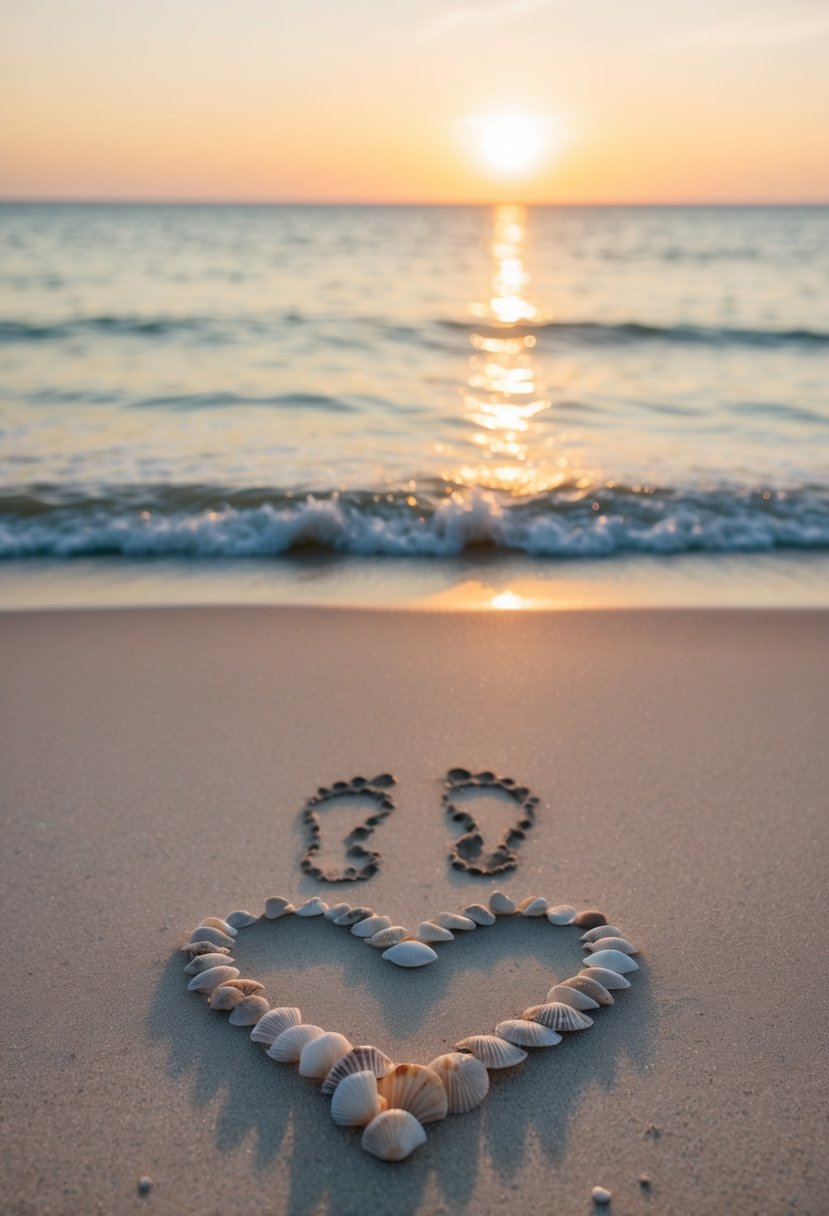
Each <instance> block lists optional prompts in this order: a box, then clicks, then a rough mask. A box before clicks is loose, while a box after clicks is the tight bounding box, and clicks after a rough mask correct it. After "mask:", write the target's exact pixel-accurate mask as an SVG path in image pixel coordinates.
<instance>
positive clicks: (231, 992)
mask: <svg viewBox="0 0 829 1216" xmlns="http://www.w3.org/2000/svg"><path fill="white" fill-rule="evenodd" d="M242 999H243V994H242V993H241V992H240V991H239V989H238V988H228V987H227V986H226V985H225V984H220V985H219V987H218V988H217V989H216V991H215V992H213V993H211V995H210V996H209V997H208V998H207V1003H208V1005H209V1006H210V1008H211V1009H214V1010H216V1012H217V1013H230V1011H231V1009H235V1008H236V1006H237V1005H238V1004H239V1002H240V1001H241V1000H242Z"/></svg>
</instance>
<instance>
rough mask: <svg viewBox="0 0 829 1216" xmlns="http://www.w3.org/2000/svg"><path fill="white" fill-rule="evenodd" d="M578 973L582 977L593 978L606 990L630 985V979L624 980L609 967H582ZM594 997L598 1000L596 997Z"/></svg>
mask: <svg viewBox="0 0 829 1216" xmlns="http://www.w3.org/2000/svg"><path fill="white" fill-rule="evenodd" d="M579 975H580V976H582V977H583V978H584V979H587V980H593V981H594V983H596V984H601V986H602V987H603V988H604V989H605V990H606V991H607V992H610V991H611V990H612V989H614V988H629V987H630V980H626V979H625V977H624V976H623V975H620V973H619V972H618V971H611V970H610V968H609V967H584V968H582V970H581V971H580V972H579ZM596 999H597V1000H598V997H597V998H596Z"/></svg>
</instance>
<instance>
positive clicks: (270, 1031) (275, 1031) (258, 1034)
mask: <svg viewBox="0 0 829 1216" xmlns="http://www.w3.org/2000/svg"><path fill="white" fill-rule="evenodd" d="M301 1022H302V1014H301V1013H300V1012H299V1010H298V1009H295V1008H289V1007H287V1006H283V1007H281V1008H279V1009H271V1011H270V1012H269V1013H266V1014H264V1016H263V1017H261V1018H260V1019H259V1021H258V1022H257V1023H256V1025H255V1026H254V1028H253V1030H252V1031H251V1032H250V1039H251V1042H252V1043H264V1044H265V1046H266V1047H270V1045H271V1043H272V1042H273V1041H274V1039H276V1038H278V1037H279V1035H281V1034H282V1031H283V1030H288V1028H289V1027H291V1026H299V1025H300V1024H301Z"/></svg>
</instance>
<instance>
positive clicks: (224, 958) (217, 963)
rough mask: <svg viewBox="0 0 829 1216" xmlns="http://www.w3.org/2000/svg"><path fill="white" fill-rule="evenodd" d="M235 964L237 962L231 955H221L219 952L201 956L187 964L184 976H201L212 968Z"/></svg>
mask: <svg viewBox="0 0 829 1216" xmlns="http://www.w3.org/2000/svg"><path fill="white" fill-rule="evenodd" d="M235 962H236V960H235V959H234V958H231V957H230V955H229V954H219V953H218V951H216V952H213V953H211V954H199V955H197V956H196V957H195V958H194V959H192V960H191V961H190V962H189V963H188V964H187V966H186V967H185V968H184V974H185V975H201V973H202V971H209V970H210V968H211V967H224V966H227V967H229V966H231V965H232V964H233V963H235Z"/></svg>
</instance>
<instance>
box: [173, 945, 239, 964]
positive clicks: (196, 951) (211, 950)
mask: <svg viewBox="0 0 829 1216" xmlns="http://www.w3.org/2000/svg"><path fill="white" fill-rule="evenodd" d="M181 952H182V954H186V955H187V957H188V958H189V959H190V961H191V962H192V961H193V959H194V958H198V957H199V955H202V954H230V951H229V950H228V948H227V946H214V945H213V943H212V942H188V943H187V945H186V946H182V947H181Z"/></svg>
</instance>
